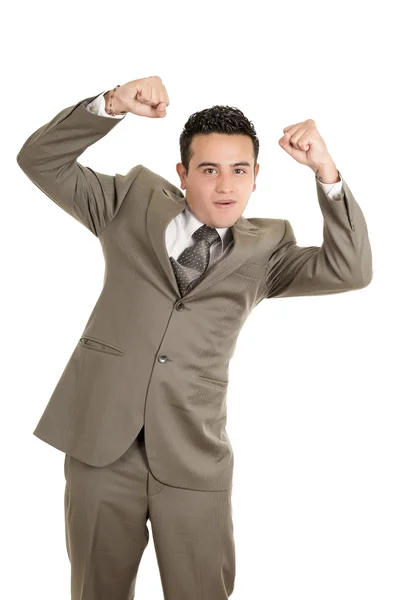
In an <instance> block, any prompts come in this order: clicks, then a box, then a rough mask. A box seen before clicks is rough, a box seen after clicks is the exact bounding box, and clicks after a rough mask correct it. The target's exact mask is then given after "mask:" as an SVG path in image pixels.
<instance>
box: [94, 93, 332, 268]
mask: <svg viewBox="0 0 400 600" xmlns="http://www.w3.org/2000/svg"><path fill="white" fill-rule="evenodd" d="M106 91H107V90H105V91H104V92H102V93H101V94H99V95H98V96H97V98H95V99H94V100H92V102H90V103H89V104H88V105H87V106H86V109H87V110H90V112H92V113H93V114H96V115H100V116H102V117H109V118H110V119H124V118H125V117H126V114H125V115H115V116H113V115H109V114H108V113H107V112H106V111H105V99H104V94H105V92H106ZM339 177H340V174H339ZM316 181H317V182H318V185H321V186H322V187H323V188H324V190H325V192H326V194H327V195H328V197H329V198H330V199H331V200H333V201H338V200H341V199H342V198H343V183H342V178H340V181H337V182H335V183H322V182H321V181H319V179H317V180H316ZM202 225H204V223H202V221H199V219H198V218H197V217H196V216H195V215H194V214H193V212H192V210H191V209H190V207H189V205H188V204H186V208H184V210H183V211H182V212H181V213H180V214H179V215H178V216H176V217H175V219H172V221H171V222H170V223H169V225H168V227H167V229H166V232H165V245H166V248H167V251H168V256H173V257H174V258H175V259H177V258H178V256H179V255H180V254H181V253H182V252H183V250H184V249H185V248H187V247H189V246H192V245H193V244H194V243H195V240H194V238H192V234H193V233H194V232H195V231H196V229H198V228H199V227H201V226H202ZM216 230H217V231H218V233H219V236H220V239H219V240H217V241H216V242H214V243H213V244H212V246H211V248H210V262H209V266H210V265H211V264H213V263H215V262H219V261H220V260H221V259H222V258H223V257H225V256H226V254H228V252H229V251H230V250H231V247H232V244H233V235H232V231H231V228H230V227H216Z"/></svg>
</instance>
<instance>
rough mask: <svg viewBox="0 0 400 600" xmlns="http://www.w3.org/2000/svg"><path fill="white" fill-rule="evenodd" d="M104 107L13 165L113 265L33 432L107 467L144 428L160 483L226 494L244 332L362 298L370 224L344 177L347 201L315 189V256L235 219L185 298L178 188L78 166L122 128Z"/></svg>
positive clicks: (71, 116) (280, 227) (286, 236)
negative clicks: (220, 254) (227, 248)
mask: <svg viewBox="0 0 400 600" xmlns="http://www.w3.org/2000/svg"><path fill="white" fill-rule="evenodd" d="M97 95H98V94H96V95H94V96H91V97H89V98H85V99H83V100H80V101H79V102H78V103H77V104H75V105H74V106H70V107H68V108H65V109H64V110H62V111H61V112H59V113H58V114H57V115H56V116H55V117H54V118H53V119H52V120H51V121H49V122H48V123H46V124H45V125H43V126H42V127H40V128H39V129H38V130H37V131H35V132H34V133H33V134H32V135H31V136H30V137H29V138H28V139H27V140H26V142H25V143H24V145H23V146H22V148H21V150H20V152H19V153H18V156H17V161H18V164H19V166H20V167H21V169H22V170H23V171H24V173H25V174H26V175H27V176H28V177H29V179H30V180H31V181H32V182H33V183H34V184H35V185H37V186H38V187H39V188H40V189H41V190H42V191H43V192H44V193H45V194H46V195H47V196H48V197H49V198H51V199H52V200H53V201H54V202H56V203H57V204H58V205H59V206H60V207H61V208H63V209H64V210H65V211H66V212H67V213H69V214H70V215H71V216H72V217H74V218H75V219H77V220H78V221H80V222H81V223H82V224H83V225H84V226H85V227H87V229H89V230H90V231H91V232H92V233H93V234H94V235H95V236H96V237H97V238H98V240H99V242H100V244H101V247H102V250H103V253H104V258H105V274H104V286H103V289H102V291H101V293H100V295H99V298H98V300H97V302H96V304H95V306H94V308H93V310H92V313H91V315H90V316H89V319H88V321H87V324H86V326H85V328H84V330H83V331H82V333H81V335H80V336H79V338H78V339H77V343H76V346H75V348H74V349H73V352H72V354H71V357H70V359H69V361H68V363H67V365H66V367H65V369H64V371H63V373H62V374H61V376H60V379H59V381H58V383H57V385H56V387H55V389H54V391H53V393H52V395H51V398H50V399H49V401H48V404H47V406H46V408H45V410H44V413H43V415H42V417H41V419H40V421H39V423H38V424H37V426H36V429H35V431H34V432H33V433H34V434H35V435H36V436H37V437H38V438H40V439H42V440H44V441H45V442H47V443H48V444H51V445H52V446H54V447H55V448H58V449H59V450H61V451H63V452H65V453H69V454H71V455H72V456H73V457H75V458H77V459H79V460H81V461H83V462H86V463H88V464H90V465H93V466H104V465H107V464H109V463H111V462H113V461H115V460H116V459H117V458H119V457H120V456H121V455H122V454H123V453H124V452H125V451H126V450H127V449H128V447H129V446H130V445H131V444H132V442H133V440H134V439H135V438H136V435H137V434H138V432H139V430H140V429H141V427H142V426H143V425H145V439H146V451H147V456H148V460H149V465H150V468H151V470H152V472H153V474H154V476H155V477H156V478H157V479H159V480H160V481H161V482H163V483H166V484H168V485H172V486H178V487H182V488H191V489H196V490H211V491H212V490H213V491H217V490H225V489H230V488H231V486H232V473H233V462H234V459H233V452H232V447H231V444H230V441H229V438H228V435H227V432H226V429H225V425H226V417H227V403H226V399H227V386H228V374H229V361H230V359H231V357H232V355H233V353H234V349H235V345H236V340H237V337H238V334H239V332H240V329H241V327H242V326H243V324H244V322H245V321H246V318H247V317H248V316H249V314H250V312H251V310H252V309H253V308H254V307H255V306H256V305H257V304H259V303H260V302H262V301H265V300H267V299H270V298H282V297H289V296H306V295H313V296H315V295H322V294H336V293H340V292H347V291H350V290H357V289H360V288H363V287H365V286H367V285H368V284H369V283H370V281H371V278H372V258H371V248H370V243H369V239H368V232H367V226H366V222H365V219H364V216H363V213H362V212H361V209H360V206H359V205H358V203H357V202H356V201H355V199H354V197H353V195H352V193H351V191H350V189H349V187H348V186H347V184H346V182H345V181H344V179H343V176H342V175H341V176H342V180H343V190H344V197H343V200H340V201H332V200H330V199H329V198H328V196H327V195H326V193H325V192H324V191H323V189H322V186H320V185H319V183H318V182H317V181H316V190H317V195H318V202H319V206H320V208H321V211H322V215H323V219H324V226H323V244H322V246H321V247H319V246H309V247H299V246H298V245H297V243H296V238H295V236H294V233H293V230H292V227H291V225H290V223H289V221H288V220H287V219H272V218H271V219H269V218H248V219H246V218H245V217H243V216H241V217H240V218H239V219H238V221H237V222H236V223H235V224H234V225H233V227H232V233H233V237H234V244H233V247H232V250H231V252H230V253H229V254H228V256H227V257H226V258H225V259H224V260H223V261H222V262H220V263H218V264H217V265H216V266H215V267H213V266H212V265H211V267H210V268H209V270H207V271H206V274H205V275H204V276H203V277H202V278H201V279H200V282H199V283H197V285H195V286H194V287H193V288H192V289H190V290H189V292H187V293H186V294H185V295H184V296H183V297H182V296H181V294H180V292H179V289H178V286H177V283H176V280H175V277H174V273H173V270H172V266H171V263H170V260H169V257H168V254H167V250H166V247H165V241H164V240H165V231H166V227H167V225H168V223H170V221H171V220H172V219H173V218H174V217H176V215H178V214H179V213H180V212H181V211H182V210H183V209H184V205H185V198H184V196H183V194H182V192H181V190H180V189H179V188H177V187H176V186H175V185H173V184H172V183H170V182H169V181H167V180H166V179H164V178H162V177H161V176H159V175H157V173H154V172H153V171H151V170H150V169H148V168H147V167H145V166H143V165H141V164H140V165H136V166H134V167H133V168H132V169H131V170H130V171H129V172H128V173H127V174H126V175H120V174H116V175H115V176H111V175H105V174H101V173H97V172H95V171H93V170H92V169H90V168H89V167H85V166H83V165H82V164H80V163H79V162H78V161H77V158H78V157H79V156H80V155H81V154H82V153H83V152H84V150H85V149H86V148H87V147H88V146H91V145H92V144H94V143H95V142H97V140H99V139H101V138H102V137H103V136H105V135H106V134H107V133H108V132H109V131H111V130H112V129H113V128H114V127H117V126H118V124H119V123H121V120H120V119H110V118H107V117H102V116H99V115H94V114H92V113H90V112H89V111H88V110H86V109H85V106H86V104H87V103H88V102H90V101H91V100H93V99H94V98H95V97H96V96H97ZM288 369H290V365H288Z"/></svg>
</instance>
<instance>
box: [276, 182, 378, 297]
mask: <svg viewBox="0 0 400 600" xmlns="http://www.w3.org/2000/svg"><path fill="white" fill-rule="evenodd" d="M339 176H340V177H341V179H342V184H343V195H342V198H341V199H339V200H332V199H330V198H329V197H328V194H327V193H326V191H325V190H324V187H323V186H322V185H321V184H320V182H319V181H318V180H317V179H316V186H317V195H318V202H319V206H320V208H321V211H322V215H323V218H324V225H323V243H322V246H305V247H302V246H298V245H297V242H296V237H295V235H294V232H293V229H292V226H291V225H290V223H289V221H288V220H286V219H285V220H284V222H283V223H284V226H283V227H282V239H281V241H280V243H279V244H278V246H277V248H276V250H274V252H273V254H272V255H271V257H270V259H269V263H268V271H267V277H266V282H265V283H266V287H265V297H266V298H284V297H290V296H316V295H323V294H336V293H339V292H347V291H351V290H356V289H360V288H363V287H366V286H367V285H368V284H369V283H370V282H371V280H372V274H373V271H372V255H371V246H370V242H369V238H368V229H367V224H366V221H365V218H364V215H363V213H362V211H361V208H360V206H359V205H358V203H357V202H356V200H355V199H354V196H353V194H352V193H351V191H350V188H349V187H348V185H347V183H346V181H345V180H344V179H343V176H342V175H341V174H340V173H339Z"/></svg>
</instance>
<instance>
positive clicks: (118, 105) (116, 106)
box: [103, 88, 126, 115]
mask: <svg viewBox="0 0 400 600" xmlns="http://www.w3.org/2000/svg"><path fill="white" fill-rule="evenodd" d="M111 95H112V98H111ZM103 96H104V100H105V111H106V113H107V114H109V115H110V114H112V113H114V114H115V115H121V114H125V113H126V111H125V109H124V106H123V104H122V102H121V100H120V98H119V97H118V88H117V90H108V92H105V93H104V94H103ZM111 100H112V102H111ZM110 104H111V111H110Z"/></svg>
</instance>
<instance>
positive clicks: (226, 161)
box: [176, 105, 259, 227]
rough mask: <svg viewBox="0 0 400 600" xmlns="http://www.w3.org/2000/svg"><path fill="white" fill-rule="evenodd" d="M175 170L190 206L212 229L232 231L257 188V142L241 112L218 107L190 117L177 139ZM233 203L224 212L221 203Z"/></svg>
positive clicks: (236, 109) (228, 107)
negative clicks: (229, 229)
mask: <svg viewBox="0 0 400 600" xmlns="http://www.w3.org/2000/svg"><path fill="white" fill-rule="evenodd" d="M179 145H180V151H181V161H182V162H180V163H178V164H177V165H176V170H177V172H178V175H179V177H180V180H181V188H182V189H183V190H186V202H187V203H188V205H189V207H190V209H191V210H192V211H193V213H194V214H195V216H196V217H197V218H198V219H199V220H200V221H202V222H203V223H206V224H207V225H210V226H211V227H230V226H231V225H233V224H234V223H235V222H236V221H237V220H238V219H239V217H240V216H241V214H242V213H243V211H244V209H245V208H246V205H247V202H248V200H249V198H250V195H251V193H252V192H253V191H254V190H255V189H256V177H257V174H258V170H259V164H258V163H257V158H258V152H259V140H258V138H257V135H256V132H255V129H254V126H253V124H252V122H251V121H249V120H248V119H247V118H246V117H245V116H244V114H243V113H242V111H241V110H239V109H238V108H234V107H231V106H220V105H215V106H213V107H212V108H206V109H204V110H202V111H200V112H196V113H194V114H193V115H191V116H190V117H189V119H188V121H187V122H186V124H185V126H184V129H183V131H182V133H181V135H180V138H179ZM227 200H231V201H234V202H233V204H229V205H228V206H226V207H225V208H223V207H221V206H220V205H218V204H216V203H217V202H222V201H227Z"/></svg>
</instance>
